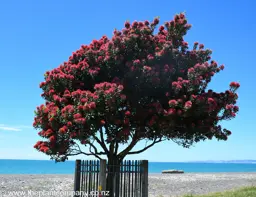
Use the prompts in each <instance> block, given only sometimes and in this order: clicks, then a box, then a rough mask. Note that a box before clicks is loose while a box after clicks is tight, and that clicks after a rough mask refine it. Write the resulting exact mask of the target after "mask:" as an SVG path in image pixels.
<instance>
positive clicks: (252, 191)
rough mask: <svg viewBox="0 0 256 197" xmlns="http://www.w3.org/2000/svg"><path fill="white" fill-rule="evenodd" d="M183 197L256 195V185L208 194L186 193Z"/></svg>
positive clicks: (241, 196) (250, 196) (240, 196)
mask: <svg viewBox="0 0 256 197" xmlns="http://www.w3.org/2000/svg"><path fill="white" fill-rule="evenodd" d="M184 197H256V187H246V188H242V189H238V190H233V191H228V192H223V193H214V194H208V195H199V196H194V195H186V196H184Z"/></svg>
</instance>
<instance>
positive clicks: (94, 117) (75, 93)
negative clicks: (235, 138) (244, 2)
mask: <svg viewBox="0 0 256 197" xmlns="http://www.w3.org/2000/svg"><path fill="white" fill-rule="evenodd" d="M158 23H159V19H158V18H155V19H154V20H153V21H152V22H148V21H144V22H136V21H135V22H133V23H132V24H131V23H129V22H126V23H125V25H124V26H125V27H124V29H123V30H121V31H118V30H115V31H114V35H113V37H112V38H107V37H106V36H103V37H102V38H101V39H99V40H93V41H92V43H91V44H89V45H82V46H81V48H80V49H79V50H78V51H76V52H74V53H73V54H72V56H71V57H69V60H68V61H66V62H64V63H63V64H62V65H60V66H59V67H58V68H56V69H53V70H52V71H47V72H46V74H45V81H44V82H42V83H41V84H40V88H42V90H43V94H42V97H43V98H44V99H45V101H46V103H45V104H43V105H41V106H40V107H38V108H37V110H36V115H35V121H34V127H35V128H36V129H40V130H41V131H40V132H39V133H38V134H39V135H40V136H41V137H43V138H44V141H39V142H37V143H36V145H35V146H34V147H35V148H36V149H38V150H39V151H41V152H43V153H45V154H47V155H49V156H51V158H52V159H55V160H56V161H65V160H66V159H68V157H69V156H72V155H78V154H84V155H93V156H95V157H97V158H101V156H102V155H105V156H107V158H108V160H109V163H113V162H120V161H122V160H123V158H124V157H125V156H126V155H132V154H137V153H141V152H143V151H145V150H147V149H148V148H150V147H152V146H153V145H155V144H157V143H159V142H162V141H164V140H172V141H174V142H176V143H178V144H179V145H182V146H184V147H190V146H191V145H192V144H194V143H196V142H199V141H202V140H206V139H212V138H213V137H215V138H217V139H218V140H227V138H228V136H229V135H230V134H231V132H230V131H229V130H227V129H222V127H221V126H220V125H219V123H220V121H222V120H229V119H232V118H234V117H235V116H236V113H237V112H238V106H236V105H235V104H236V101H237V98H238V95H237V94H236V90H237V88H238V87H239V84H238V83H236V82H232V83H230V88H229V89H228V90H226V91H223V92H220V93H217V92H214V91H213V90H211V89H207V85H208V83H209V82H210V81H211V79H212V77H213V76H214V75H215V74H216V73H218V72H219V71H221V70H223V69H224V66H223V65H220V66H219V65H218V64H217V62H216V61H214V60H211V56H210V55H211V53H212V51H211V50H209V49H204V45H203V44H199V43H197V42H195V43H194V44H193V46H192V47H191V48H189V45H188V43H187V42H186V41H185V40H184V36H185V35H186V33H187V31H188V30H189V29H190V27H191V25H190V24H188V23H187V20H186V18H185V16H184V14H182V13H181V14H179V15H176V16H175V18H174V19H173V20H171V21H170V22H166V23H165V24H164V25H161V26H159V28H158V30H157V32H156V28H157V26H158ZM142 140H148V141H149V142H148V143H147V144H148V145H147V146H145V147H144V148H143V149H141V150H134V147H135V145H136V144H137V143H138V142H140V141H142ZM96 144H98V145H96ZM121 144H122V147H124V148H122V149H120V145H121ZM83 147H88V152H85V151H84V149H83ZM86 149H87V148H86Z"/></svg>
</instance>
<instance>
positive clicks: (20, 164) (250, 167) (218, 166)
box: [0, 160, 256, 174]
mask: <svg viewBox="0 0 256 197" xmlns="http://www.w3.org/2000/svg"><path fill="white" fill-rule="evenodd" d="M74 169H75V161H66V162H64V163H55V162H54V161H51V160H0V174H73V173H74ZM168 169H179V170H184V171H185V172H192V173H193V172H203V173H207V172H209V173H210V172H256V164H251V163H187V162H186V163H185V162H184V163H183V162H149V173H161V171H162V170H168Z"/></svg>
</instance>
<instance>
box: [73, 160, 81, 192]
mask: <svg viewBox="0 0 256 197" xmlns="http://www.w3.org/2000/svg"><path fill="white" fill-rule="evenodd" d="M80 179H81V160H76V165H75V177H74V190H75V192H78V191H80V181H81V180H80ZM74 197H79V195H75V196H74Z"/></svg>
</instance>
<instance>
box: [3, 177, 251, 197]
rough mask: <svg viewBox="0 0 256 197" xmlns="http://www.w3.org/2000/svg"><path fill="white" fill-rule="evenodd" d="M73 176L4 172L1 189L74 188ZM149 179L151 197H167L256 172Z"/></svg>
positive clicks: (235, 184)
mask: <svg viewBox="0 0 256 197" xmlns="http://www.w3.org/2000/svg"><path fill="white" fill-rule="evenodd" d="M73 180H74V175H73V174H0V192H2V193H7V192H9V191H25V192H28V191H34V192H38V191H69V192H70V191H73V184H74V181H73ZM148 180H149V197H159V196H161V195H162V196H163V197H177V196H179V197H180V196H183V195H186V194H194V195H196V194H208V193H214V192H222V191H226V190H232V189H236V188H240V187H245V186H256V172H253V173H249V172H247V173H242V172H240V173H184V174H160V173H149V178H148ZM36 196H38V194H37V195H36V194H34V195H27V197H36ZM51 196H54V195H51ZM57 196H58V195H55V196H54V197H57ZM59 196H60V195H59ZM62 196H63V195H62ZM2 197H5V195H2ZM13 197H15V196H13ZM48 197H50V196H48Z"/></svg>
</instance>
